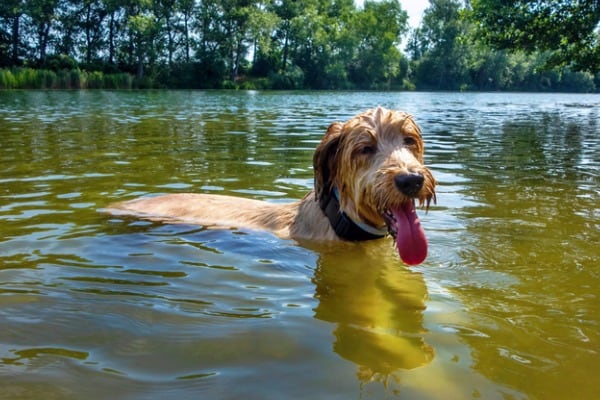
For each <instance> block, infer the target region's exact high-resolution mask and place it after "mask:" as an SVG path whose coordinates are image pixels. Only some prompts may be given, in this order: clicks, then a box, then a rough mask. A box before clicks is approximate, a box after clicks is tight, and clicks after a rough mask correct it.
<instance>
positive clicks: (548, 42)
mask: <svg viewBox="0 0 600 400" xmlns="http://www.w3.org/2000/svg"><path fill="white" fill-rule="evenodd" d="M471 3H472V7H473V18H474V20H475V21H477V23H478V32H479V34H480V35H481V36H482V37H483V38H484V39H485V40H486V41H487V42H488V43H491V44H492V45H494V46H495V47H497V48H500V49H515V48H516V49H521V50H524V51H528V52H534V51H545V50H551V51H552V54H551V55H550V57H548V59H547V63H546V64H545V65H546V67H553V66H571V67H573V68H574V69H577V70H586V71H590V72H593V73H597V72H598V71H599V70H600V32H599V31H598V26H599V24H600V3H599V2H598V1H597V0H587V1H585V0H553V1H542V0H534V1H531V0H515V1H510V2H507V1H504V0H473V1H472V2H471Z"/></svg>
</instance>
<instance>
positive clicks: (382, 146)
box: [108, 107, 436, 241]
mask: <svg viewBox="0 0 600 400" xmlns="http://www.w3.org/2000/svg"><path fill="white" fill-rule="evenodd" d="M423 155H424V147H423V140H422V136H421V131H420V129H419V127H418V126H417V124H416V123H415V122H414V120H413V118H412V116H410V115H408V114H406V113H403V112H398V111H392V110H387V109H384V108H380V107H378V108H376V109H371V110H368V111H366V112H364V113H362V114H359V115H357V116H355V117H353V118H351V119H350V120H348V121H347V122H345V123H342V122H335V123H333V124H331V125H330V126H329V128H328V129H327V132H326V133H325V135H324V136H323V139H322V140H321V143H320V144H319V145H318V147H317V149H316V151H315V154H314V157H313V167H314V174H315V189H314V190H312V191H310V192H309V193H308V194H307V195H306V196H305V197H304V198H302V199H301V200H298V201H296V202H293V203H289V204H272V203H267V202H263V201H259V200H252V199H246V198H240V197H232V196H223V195H214V194H193V193H179V194H168V195H163V196H158V197H151V198H142V199H137V200H132V201H126V202H121V203H116V204H113V205H111V206H110V208H109V210H108V211H109V212H110V213H112V214H116V215H134V216H137V217H141V218H146V219H151V220H156V221H163V222H170V223H191V224H199V225H204V226H208V227H217V226H220V227H237V228H250V229H260V230H269V231H273V232H274V233H275V234H277V235H278V236H280V237H282V238H293V239H305V240H318V241H327V240H340V239H339V237H338V236H337V235H336V234H335V232H334V231H333V229H332V228H331V226H330V223H329V220H328V219H327V217H326V216H325V215H324V213H323V211H322V210H321V208H320V206H319V202H318V201H317V200H318V198H319V197H320V196H321V195H322V194H323V193H326V191H329V190H331V188H332V187H333V186H334V187H336V188H337V189H338V190H339V194H340V208H341V210H342V211H344V212H346V214H347V215H348V216H349V217H350V218H352V219H353V220H354V221H358V222H362V223H367V224H369V225H372V226H373V227H377V228H382V227H385V225H386V223H385V219H384V213H385V210H387V209H389V208H390V207H398V206H399V205H400V204H402V203H404V202H406V201H413V198H412V197H407V196H406V195H404V194H403V193H401V192H400V190H398V189H397V188H396V186H395V184H394V178H395V177H396V176H397V175H399V174H408V173H420V174H422V175H423V176H424V178H425V181H424V184H423V187H422V188H421V189H420V191H419V192H418V193H417V194H416V196H415V198H417V199H418V200H419V203H420V205H421V206H423V205H425V206H427V207H429V204H430V202H431V201H432V200H433V201H434V202H435V185H436V181H435V179H434V178H433V175H432V174H431V172H430V171H429V169H428V168H426V167H425V166H424V160H423Z"/></svg>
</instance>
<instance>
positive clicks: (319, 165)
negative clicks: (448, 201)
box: [313, 107, 436, 264]
mask: <svg viewBox="0 0 600 400" xmlns="http://www.w3.org/2000/svg"><path fill="white" fill-rule="evenodd" d="M423 152H424V146H423V139H422V137H421V131H420V129H419V127H418V126H417V124H416V123H415V122H414V120H413V118H412V116H410V115H408V114H406V113H403V112H398V111H391V110H386V109H384V108H380V107H378V108H376V109H372V110H368V111H366V112H364V113H362V114H359V115H357V116H356V117H354V118H352V119H350V120H348V121H347V122H345V123H341V122H335V123H333V124H331V125H330V126H329V128H328V129H327V132H326V133H325V136H324V137H323V139H322V141H321V143H320V144H319V146H318V147H317V150H316V152H315V155H314V158H313V165H314V171H315V193H316V198H317V200H320V199H321V198H322V197H323V196H327V195H329V193H330V192H331V191H332V190H333V188H336V189H337V191H338V193H339V201H340V210H341V211H343V212H345V213H346V214H347V215H348V216H349V217H350V218H351V219H352V220H353V221H357V222H360V223H366V224H368V225H370V226H373V227H381V226H385V225H386V224H387V227H388V230H389V232H390V233H391V234H392V235H393V236H394V237H395V238H396V244H397V247H398V251H399V253H400V257H401V258H402V259H403V261H404V262H406V263H407V264H419V263H421V262H422V261H423V260H424V259H425V256H426V254H427V241H426V239H425V236H424V233H423V230H422V228H421V226H420V223H419V220H418V218H417V217H416V213H415V210H414V206H413V204H414V201H415V200H418V201H419V204H420V205H421V206H426V207H427V208H429V205H430V203H431V201H432V200H433V201H434V202H435V185H436V181H435V179H434V178H433V175H432V174H431V172H430V171H429V169H428V168H426V167H425V166H424V164H423Z"/></svg>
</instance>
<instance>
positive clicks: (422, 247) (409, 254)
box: [391, 201, 427, 265]
mask: <svg viewBox="0 0 600 400" xmlns="http://www.w3.org/2000/svg"><path fill="white" fill-rule="evenodd" d="M391 211H392V213H393V214H394V217H395V218H396V232H397V235H396V247H398V253H399V254H400V258H401V259H402V261H404V262H405V263H406V264H408V265H417V264H421V263H422V262H423V261H425V258H426V257H427V238H426V237H425V231H424V230H423V228H422V227H421V222H420V221H419V218H418V217H417V212H416V211H415V207H414V206H413V204H412V202H411V201H407V202H406V203H404V204H402V206H400V207H399V208H398V209H395V210H391Z"/></svg>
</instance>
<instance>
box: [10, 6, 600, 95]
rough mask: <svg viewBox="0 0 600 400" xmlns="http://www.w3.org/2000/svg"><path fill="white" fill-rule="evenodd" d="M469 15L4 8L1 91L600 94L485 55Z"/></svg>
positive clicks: (523, 56) (539, 68)
mask: <svg viewBox="0 0 600 400" xmlns="http://www.w3.org/2000/svg"><path fill="white" fill-rule="evenodd" d="M466 3H467V4H468V3H470V2H466ZM473 16H474V13H473V12H472V10H471V9H470V6H467V5H465V4H464V3H463V2H462V1H458V0H430V6H429V8H428V9H427V10H426V12H425V14H424V17H423V20H422V23H421V25H420V26H419V27H418V28H417V29H412V30H411V29H409V25H408V16H407V14H406V12H405V11H404V10H403V9H402V7H401V4H400V2H399V1H398V0H381V1H369V0H367V1H365V3H364V6H363V7H357V6H356V5H355V4H354V1H353V0H256V1H250V0H202V1H201V0H125V1H120V0H119V1H117V0H2V3H1V4H0V88H148V87H158V88H162V87H164V88H244V89H377V90H391V89H394V90H396V89H402V90H415V89H417V90H532V91H578V92H595V91H599V89H600V74H599V73H598V71H594V70H592V71H576V70H574V69H571V67H570V66H569V65H565V64H563V65H552V64H551V63H549V62H548V61H549V60H552V57H553V53H552V51H543V52H542V51H533V52H527V53H525V52H521V51H516V50H496V49H494V48H492V47H490V46H489V45H488V44H487V42H484V41H482V40H481V35H480V28H481V26H480V25H481V24H479V23H478V21H476V20H475V18H474V17H473ZM403 43H404V48H401V46H402V45H403ZM401 50H403V51H401Z"/></svg>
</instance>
